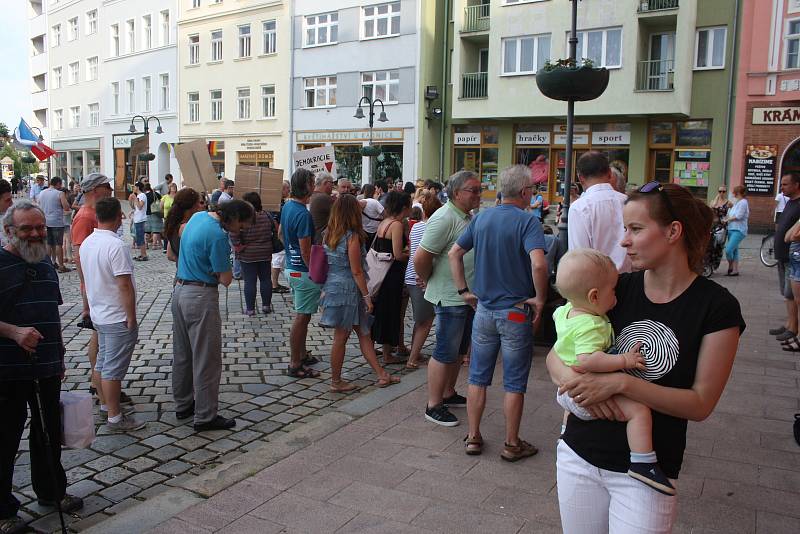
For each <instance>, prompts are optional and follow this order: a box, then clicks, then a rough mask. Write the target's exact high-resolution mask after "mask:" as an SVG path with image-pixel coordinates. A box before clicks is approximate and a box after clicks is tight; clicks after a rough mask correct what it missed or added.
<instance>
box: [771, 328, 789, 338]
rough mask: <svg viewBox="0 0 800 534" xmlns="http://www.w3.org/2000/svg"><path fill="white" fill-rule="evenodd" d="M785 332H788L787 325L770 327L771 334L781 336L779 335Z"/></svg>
mask: <svg viewBox="0 0 800 534" xmlns="http://www.w3.org/2000/svg"><path fill="white" fill-rule="evenodd" d="M784 332H786V327H785V326H782V327H780V328H770V329H769V335H771V336H779V335H781V334H783V333H784Z"/></svg>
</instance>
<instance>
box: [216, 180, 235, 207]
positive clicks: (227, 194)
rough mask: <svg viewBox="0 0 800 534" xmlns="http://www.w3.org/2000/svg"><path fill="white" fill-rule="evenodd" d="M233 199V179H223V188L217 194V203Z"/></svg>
mask: <svg viewBox="0 0 800 534" xmlns="http://www.w3.org/2000/svg"><path fill="white" fill-rule="evenodd" d="M231 200H233V180H225V188H224V189H223V190H222V194H220V196H219V200H218V201H217V204H225V203H226V202H230V201H231Z"/></svg>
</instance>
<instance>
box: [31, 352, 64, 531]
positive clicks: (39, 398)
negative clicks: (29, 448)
mask: <svg viewBox="0 0 800 534" xmlns="http://www.w3.org/2000/svg"><path fill="white" fill-rule="evenodd" d="M28 356H29V357H30V359H31V362H32V363H33V368H34V369H36V364H37V363H38V362H39V357H38V356H36V352H29V353H28ZM33 391H34V394H35V397H36V407H37V410H36V411H38V412H39V426H40V428H41V430H42V436H43V439H44V448H45V455H46V456H47V467H48V468H49V469H50V476H52V477H53V480H52V482H53V489H54V490H55V491H56V492H57V490H58V480H57V479H56V465H55V462H54V461H53V457H54V456H55V454H54V451H53V449H52V447H53V445H52V443H51V442H50V433H49V432H48V431H47V423H45V419H44V404H43V403H42V388H41V386H40V385H39V379H38V378H34V379H33ZM33 423H34V421H33V414H31V424H33ZM55 501H56V510H58V519H59V520H60V521H61V533H62V534H67V527H66V526H65V525H64V512H63V511H62V510H61V499H60V498H56V499H55Z"/></svg>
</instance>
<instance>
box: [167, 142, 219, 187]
mask: <svg viewBox="0 0 800 534" xmlns="http://www.w3.org/2000/svg"><path fill="white" fill-rule="evenodd" d="M175 158H176V159H177V160H178V165H179V166H180V168H181V176H182V177H183V184H184V185H185V186H186V187H191V188H192V189H194V190H195V191H198V192H202V191H205V192H206V193H210V192H211V191H213V190H214V188H215V187H217V184H218V183H219V182H218V181H217V173H215V172H214V166H213V165H211V156H209V155H208V144H207V143H206V140H205V139H195V140H194V141H190V142H188V143H181V144H179V145H175Z"/></svg>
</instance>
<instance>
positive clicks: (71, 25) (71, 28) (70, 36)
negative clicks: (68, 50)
mask: <svg viewBox="0 0 800 534" xmlns="http://www.w3.org/2000/svg"><path fill="white" fill-rule="evenodd" d="M77 38H78V17H72V18H71V19H69V20H68V21H67V41H74V40H75V39H77Z"/></svg>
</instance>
